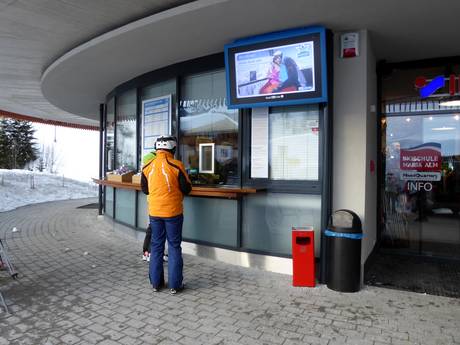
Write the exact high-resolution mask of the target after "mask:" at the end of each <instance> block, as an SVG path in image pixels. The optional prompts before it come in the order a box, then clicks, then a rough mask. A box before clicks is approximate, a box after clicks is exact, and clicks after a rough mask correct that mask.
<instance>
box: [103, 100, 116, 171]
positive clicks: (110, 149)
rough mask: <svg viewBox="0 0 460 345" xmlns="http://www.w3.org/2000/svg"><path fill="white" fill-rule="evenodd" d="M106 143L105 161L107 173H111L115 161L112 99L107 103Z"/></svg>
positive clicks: (113, 105) (113, 106) (113, 103)
mask: <svg viewBox="0 0 460 345" xmlns="http://www.w3.org/2000/svg"><path fill="white" fill-rule="evenodd" d="M106 121H107V122H106V125H105V128H106V142H105V157H106V160H107V171H112V170H113V167H114V164H113V163H114V160H115V150H114V144H115V140H114V135H115V100H114V99H113V98H112V99H110V100H109V101H108V102H107V119H106Z"/></svg>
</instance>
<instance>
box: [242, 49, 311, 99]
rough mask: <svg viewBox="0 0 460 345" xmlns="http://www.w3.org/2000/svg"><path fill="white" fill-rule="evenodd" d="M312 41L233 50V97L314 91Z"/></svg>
mask: <svg viewBox="0 0 460 345" xmlns="http://www.w3.org/2000/svg"><path fill="white" fill-rule="evenodd" d="M314 69H315V63H314V45H313V42H312V41H309V42H300V43H295V44H289V45H284V46H279V47H271V48H266V49H260V50H254V51H248V52H243V53H236V54H235V79H236V85H235V87H236V90H235V93H236V97H237V98H245V97H254V96H261V95H278V94H285V93H298V92H312V91H315V80H314V78H313V75H314Z"/></svg>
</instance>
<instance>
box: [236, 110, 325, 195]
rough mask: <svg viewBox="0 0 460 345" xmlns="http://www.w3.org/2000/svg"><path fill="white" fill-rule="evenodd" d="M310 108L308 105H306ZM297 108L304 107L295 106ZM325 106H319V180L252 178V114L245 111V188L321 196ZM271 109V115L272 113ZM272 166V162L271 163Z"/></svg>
mask: <svg viewBox="0 0 460 345" xmlns="http://www.w3.org/2000/svg"><path fill="white" fill-rule="evenodd" d="M305 106H308V105H305ZM295 107H296V108H298V107H302V105H301V106H298V105H297V106H295ZM325 108H326V106H325V105H324V104H321V103H320V104H318V112H319V133H318V135H319V147H318V180H314V181H313V180H272V179H270V178H251V176H250V172H251V133H252V121H251V120H252V112H251V110H250V109H245V113H244V116H243V118H244V123H243V125H242V127H243V128H244V133H243V150H244V154H243V185H244V186H245V187H251V188H256V189H257V188H259V189H267V190H268V191H270V192H280V193H295V194H321V193H322V190H323V187H322V186H323V175H324V171H325V164H324V159H325V156H324V153H325V144H326V142H325V137H326V135H327V134H326V133H325V112H326V110H325ZM270 109H271V108H269V113H270ZM269 164H270V162H269Z"/></svg>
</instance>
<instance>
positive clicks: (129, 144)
mask: <svg viewBox="0 0 460 345" xmlns="http://www.w3.org/2000/svg"><path fill="white" fill-rule="evenodd" d="M116 132H117V133H116V134H117V143H116V147H117V156H116V165H115V168H120V167H121V166H123V165H124V166H127V167H128V168H130V169H133V170H135V169H136V168H137V167H136V90H135V89H133V90H129V91H127V92H125V93H123V94H122V95H121V96H119V97H118V98H117V130H116Z"/></svg>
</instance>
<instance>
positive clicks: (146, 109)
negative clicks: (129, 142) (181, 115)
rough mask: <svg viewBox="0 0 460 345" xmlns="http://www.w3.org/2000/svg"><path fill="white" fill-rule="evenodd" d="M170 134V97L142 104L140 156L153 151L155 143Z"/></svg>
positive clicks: (150, 100)
mask: <svg viewBox="0 0 460 345" xmlns="http://www.w3.org/2000/svg"><path fill="white" fill-rule="evenodd" d="M170 134H171V95H167V96H163V97H157V98H152V99H148V100H146V101H143V102H142V156H144V155H145V154H147V153H149V152H151V151H153V150H154V149H155V141H156V140H157V138H158V137H160V136H162V135H170Z"/></svg>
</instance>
